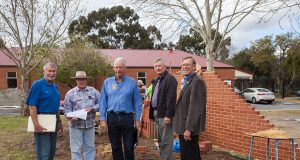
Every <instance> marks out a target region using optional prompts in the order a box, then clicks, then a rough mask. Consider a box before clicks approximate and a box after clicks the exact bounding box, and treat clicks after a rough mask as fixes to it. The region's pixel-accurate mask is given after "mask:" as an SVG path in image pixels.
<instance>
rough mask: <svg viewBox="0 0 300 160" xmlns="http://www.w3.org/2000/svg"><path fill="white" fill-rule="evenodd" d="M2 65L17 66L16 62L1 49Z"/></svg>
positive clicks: (0, 62)
mask: <svg viewBox="0 0 300 160" xmlns="http://www.w3.org/2000/svg"><path fill="white" fill-rule="evenodd" d="M0 66H16V64H15V62H14V61H13V60H11V59H10V58H9V57H7V55H5V54H4V52H3V51H2V50H0Z"/></svg>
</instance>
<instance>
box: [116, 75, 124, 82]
mask: <svg viewBox="0 0 300 160" xmlns="http://www.w3.org/2000/svg"><path fill="white" fill-rule="evenodd" d="M125 78H126V75H124V76H122V78H121V81H120V82H119V81H117V77H116V76H115V81H116V83H122V82H124V80H125Z"/></svg>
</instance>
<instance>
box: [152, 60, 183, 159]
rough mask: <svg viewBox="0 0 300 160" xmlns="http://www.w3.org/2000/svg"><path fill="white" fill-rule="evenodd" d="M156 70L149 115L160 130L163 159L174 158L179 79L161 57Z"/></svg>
mask: <svg viewBox="0 0 300 160" xmlns="http://www.w3.org/2000/svg"><path fill="white" fill-rule="evenodd" d="M154 70H155V72H156V74H157V75H158V77H157V78H156V79H155V82H154V84H153V91H152V96H151V104H150V114H149V117H150V119H152V120H155V124H156V127H157V130H158V134H157V135H158V137H157V141H158V144H159V150H160V156H161V158H162V159H163V160H173V152H172V146H173V143H172V142H173V134H174V130H173V125H172V118H173V117H174V114H175V105H176V91H177V80H176V79H175V78H174V76H172V75H171V74H170V73H168V72H167V71H166V65H165V64H164V61H163V60H162V59H161V58H157V59H155V60H154Z"/></svg>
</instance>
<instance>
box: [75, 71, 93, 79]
mask: <svg viewBox="0 0 300 160" xmlns="http://www.w3.org/2000/svg"><path fill="white" fill-rule="evenodd" d="M71 78H73V79H84V78H89V77H88V76H86V73H85V71H77V72H76V74H75V77H71Z"/></svg>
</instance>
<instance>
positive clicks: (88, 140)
mask: <svg viewBox="0 0 300 160" xmlns="http://www.w3.org/2000/svg"><path fill="white" fill-rule="evenodd" d="M69 134H70V148H71V157H72V160H81V159H82V155H81V153H82V146H83V150H84V155H83V158H84V159H85V160H93V159H95V154H96V149H95V141H94V140H95V128H94V127H91V128H73V127H69Z"/></svg>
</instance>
